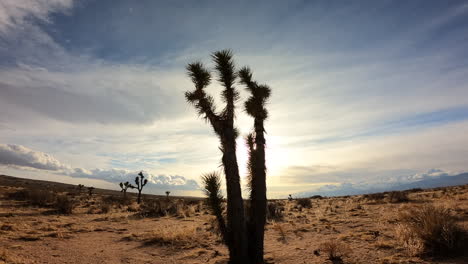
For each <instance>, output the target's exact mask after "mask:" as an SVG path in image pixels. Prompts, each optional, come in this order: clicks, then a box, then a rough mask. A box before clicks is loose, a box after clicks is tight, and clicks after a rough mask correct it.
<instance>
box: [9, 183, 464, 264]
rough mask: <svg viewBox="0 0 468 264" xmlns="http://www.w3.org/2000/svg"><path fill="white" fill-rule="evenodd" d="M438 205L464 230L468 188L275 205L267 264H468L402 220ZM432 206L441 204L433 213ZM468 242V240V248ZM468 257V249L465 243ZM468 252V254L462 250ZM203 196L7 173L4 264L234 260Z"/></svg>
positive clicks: (269, 227)
mask: <svg viewBox="0 0 468 264" xmlns="http://www.w3.org/2000/svg"><path fill="white" fill-rule="evenodd" d="M428 205H433V206H435V207H433V208H439V209H440V210H443V212H445V213H447V214H448V216H449V217H451V219H453V220H454V221H455V223H454V224H455V225H456V226H457V227H459V228H461V231H460V232H465V231H466V230H467V226H468V185H464V186H453V187H445V188H436V189H427V190H421V189H414V190H410V191H405V192H395V193H392V192H390V193H381V194H371V195H357V196H348V197H332V198H326V197H312V198H307V199H292V200H287V199H286V200H271V201H269V212H270V213H269V215H268V224H267V226H266V238H265V252H266V254H265V259H266V261H267V263H355V264H357V263H382V264H385V263H387V264H391V263H446V264H449V263H454V264H455V263H457V264H461V263H468V256H467V255H466V254H463V252H462V253H461V254H460V252H458V253H457V254H454V253H449V254H445V255H444V256H439V254H434V253H432V254H430V253H427V252H422V249H421V243H420V242H418V241H417V240H415V239H412V234H413V233H414V230H413V231H412V230H411V229H408V227H407V226H405V225H404V224H403V223H404V221H403V220H402V219H404V215H405V213H406V214H408V213H409V214H411V212H413V213H414V211H411V210H414V209H418V208H424V207H425V206H426V207H427V206H428ZM431 208H432V207H431ZM465 242H466V241H465ZM462 247H464V249H465V252H468V244H466V243H464V244H463V245H462ZM462 251H463V249H462ZM227 262H228V252H227V249H226V247H225V246H224V245H223V244H222V241H221V239H220V236H219V234H218V232H217V227H216V221H215V220H214V217H213V216H212V215H211V214H210V212H209V209H208V208H207V207H206V205H205V203H204V199H202V198H200V199H195V198H181V197H171V196H169V197H165V196H152V195H145V196H144V197H143V203H142V204H140V205H138V204H136V202H135V195H134V194H129V193H127V199H126V200H123V199H122V193H120V192H117V191H109V190H99V189H95V190H93V192H92V194H91V195H89V192H88V190H87V189H86V187H85V188H81V189H80V188H78V187H77V186H76V185H67V184H59V183H52V182H44V181H34V180H27V179H20V178H13V177H8V176H0V263H101V264H102V263H191V264H195V263H212V264H214V263H227Z"/></svg>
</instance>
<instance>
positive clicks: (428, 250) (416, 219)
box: [397, 205, 468, 256]
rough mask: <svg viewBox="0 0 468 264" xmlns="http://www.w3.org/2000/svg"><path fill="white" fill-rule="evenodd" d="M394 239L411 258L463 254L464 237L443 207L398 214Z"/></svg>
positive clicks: (464, 247)
mask: <svg viewBox="0 0 468 264" xmlns="http://www.w3.org/2000/svg"><path fill="white" fill-rule="evenodd" d="M398 219H399V221H400V225H399V226H398V228H397V237H398V238H399V240H400V241H401V242H402V243H403V246H404V247H406V248H407V249H408V251H409V253H410V254H411V255H424V254H427V255H432V256H449V255H450V256H455V255H460V254H463V253H464V251H466V243H468V235H467V232H466V230H464V229H463V228H461V227H460V226H459V225H458V224H457V222H456V221H457V219H456V217H455V216H453V215H452V214H451V213H450V210H449V209H447V208H444V207H436V206H433V205H424V206H420V207H411V208H408V209H407V210H404V211H402V212H401V213H400V214H399V215H398Z"/></svg>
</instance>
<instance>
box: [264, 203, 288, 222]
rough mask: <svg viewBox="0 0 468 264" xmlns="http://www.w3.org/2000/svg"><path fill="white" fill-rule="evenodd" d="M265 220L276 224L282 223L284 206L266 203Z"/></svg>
mask: <svg viewBox="0 0 468 264" xmlns="http://www.w3.org/2000/svg"><path fill="white" fill-rule="evenodd" d="M267 220H269V221H276V222H278V221H283V220H284V206H283V205H281V204H280V203H278V202H276V201H272V202H268V204H267Z"/></svg>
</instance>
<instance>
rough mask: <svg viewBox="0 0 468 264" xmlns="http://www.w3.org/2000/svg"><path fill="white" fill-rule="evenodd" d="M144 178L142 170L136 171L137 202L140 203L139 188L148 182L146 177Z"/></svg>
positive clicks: (141, 188)
mask: <svg viewBox="0 0 468 264" xmlns="http://www.w3.org/2000/svg"><path fill="white" fill-rule="evenodd" d="M144 178H145V176H143V172H142V171H140V173H138V176H136V178H135V184H136V188H137V190H138V199H137V203H141V190H143V187H144V186H145V185H146V184H147V183H148V179H144Z"/></svg>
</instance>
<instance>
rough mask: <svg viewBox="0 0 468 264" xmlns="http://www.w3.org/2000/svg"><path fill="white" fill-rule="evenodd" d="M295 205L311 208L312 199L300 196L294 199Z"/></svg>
mask: <svg viewBox="0 0 468 264" xmlns="http://www.w3.org/2000/svg"><path fill="white" fill-rule="evenodd" d="M296 203H297V205H300V206H302V207H303V208H311V207H312V201H311V200H310V199H309V198H300V199H297V200H296Z"/></svg>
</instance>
